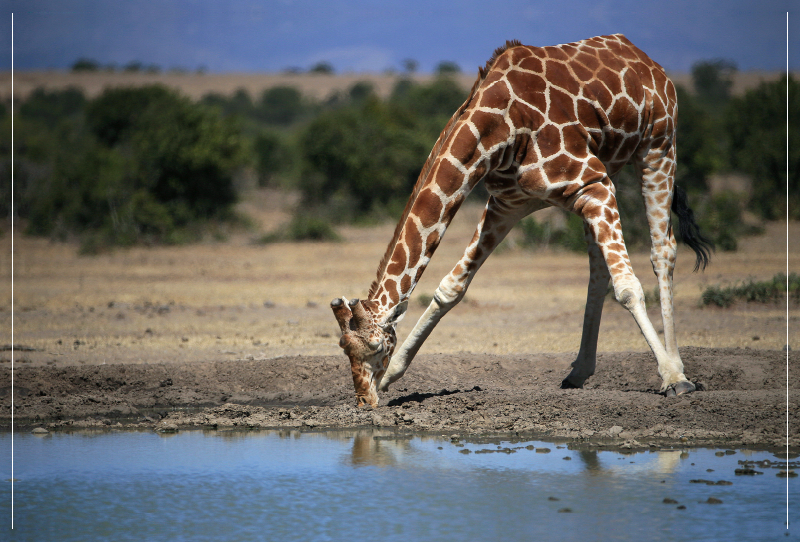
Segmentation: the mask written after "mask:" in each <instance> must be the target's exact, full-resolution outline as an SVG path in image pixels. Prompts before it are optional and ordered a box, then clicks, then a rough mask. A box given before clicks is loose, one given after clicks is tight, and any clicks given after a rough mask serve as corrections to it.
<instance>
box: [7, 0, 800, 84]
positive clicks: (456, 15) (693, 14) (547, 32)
mask: <svg viewBox="0 0 800 542" xmlns="http://www.w3.org/2000/svg"><path fill="white" fill-rule="evenodd" d="M792 3H793V2H792V0H666V1H652V0H619V1H609V0H594V1H582V0H540V1H539V0H480V1H478V0H393V1H390V0H348V1H336V0H328V1H325V0H227V1H225V0H152V1H151V0H0V5H2V6H4V9H3V10H2V13H3V15H2V16H3V25H2V30H0V49H2V53H1V54H2V64H0V69H5V70H8V69H9V68H10V67H11V13H14V67H15V69H17V70H33V69H47V68H68V67H69V66H70V65H71V64H72V63H73V62H74V61H75V60H76V59H77V58H79V57H87V58H91V59H94V60H96V61H98V62H100V63H101V64H110V63H113V64H116V65H117V66H122V65H124V64H127V63H129V62H132V61H139V62H142V63H144V64H156V65H159V66H160V67H162V68H164V69H169V68H173V67H182V68H186V69H191V70H194V69H196V68H199V67H204V68H206V69H207V70H209V71H211V72H226V71H280V70H283V69H286V68H288V67H299V68H302V69H306V68H308V67H310V66H311V65H313V64H314V63H316V62H319V61H327V62H329V63H331V64H332V65H333V66H334V68H335V69H336V71H337V72H343V71H356V72H365V71H373V72H380V71H384V70H386V69H389V68H394V69H401V68H402V62H403V60H404V59H407V58H410V59H415V60H416V61H418V62H419V68H420V71H431V70H432V69H433V68H434V67H435V66H436V65H437V64H438V63H439V62H440V61H442V60H449V61H454V62H456V63H458V64H459V65H460V66H461V68H462V69H463V70H465V71H475V70H476V69H477V67H478V66H479V65H482V64H483V63H484V62H485V61H486V60H487V59H488V58H489V57H490V56H491V54H492V51H493V50H494V49H495V48H496V47H498V46H500V45H502V44H503V43H504V42H505V40H507V39H519V40H520V41H522V42H523V43H525V44H528V45H552V44H557V43H566V42H570V41H575V40H579V39H583V38H587V37H591V36H595V35H599V34H612V33H616V32H622V33H624V34H625V35H626V36H627V37H628V38H629V39H630V40H631V41H633V42H634V43H635V44H636V45H638V46H639V47H640V48H641V49H643V50H644V51H645V52H646V53H648V54H649V55H650V56H651V57H652V58H653V59H655V60H656V61H657V62H659V63H661V64H662V65H663V66H664V67H665V68H667V69H668V70H672V71H688V70H689V69H690V68H691V65H692V63H694V62H696V61H698V60H703V59H710V58H727V59H732V60H734V61H735V62H736V63H737V64H738V66H739V68H740V69H742V70H748V69H765V70H780V69H783V68H785V66H786V12H787V11H789V6H790V4H792ZM794 5H795V6H797V5H798V4H797V3H796V0H794ZM789 16H790V19H789V24H790V47H789V49H790V50H789V64H790V69H793V70H797V69H800V10H797V11H795V12H794V13H791V12H790V13H789ZM795 29H796V31H795Z"/></svg>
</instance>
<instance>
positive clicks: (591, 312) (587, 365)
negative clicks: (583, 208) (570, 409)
mask: <svg viewBox="0 0 800 542" xmlns="http://www.w3.org/2000/svg"><path fill="white" fill-rule="evenodd" d="M584 233H585V237H586V242H587V244H588V251H589V288H588V290H587V293H586V309H585V311H584V314H583V334H582V335H581V348H580V350H579V351H578V356H577V357H576V358H575V361H574V362H573V363H572V371H570V373H569V375H567V377H566V378H565V379H564V380H563V381H562V382H561V389H572V388H583V385H584V383H585V382H586V379H587V378H589V377H590V376H592V375H593V374H594V369H595V364H596V362H597V337H598V335H599V334H600V318H601V316H602V315H603V303H604V302H605V299H606V292H607V290H608V281H609V279H610V278H611V277H610V275H609V274H608V267H606V262H605V260H604V259H603V253H602V252H601V251H600V247H598V246H597V244H596V243H595V242H594V237H593V236H592V233H591V231H590V229H589V226H588V225H586V224H584Z"/></svg>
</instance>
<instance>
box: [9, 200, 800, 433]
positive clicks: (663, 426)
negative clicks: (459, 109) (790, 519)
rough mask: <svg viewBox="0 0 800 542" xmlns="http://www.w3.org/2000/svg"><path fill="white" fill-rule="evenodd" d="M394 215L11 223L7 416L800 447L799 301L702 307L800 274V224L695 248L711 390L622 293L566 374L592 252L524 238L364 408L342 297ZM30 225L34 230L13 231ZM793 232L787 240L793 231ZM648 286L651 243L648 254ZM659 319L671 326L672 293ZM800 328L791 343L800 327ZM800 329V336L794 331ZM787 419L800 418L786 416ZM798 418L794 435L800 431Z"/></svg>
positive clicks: (426, 289) (468, 224)
mask: <svg viewBox="0 0 800 542" xmlns="http://www.w3.org/2000/svg"><path fill="white" fill-rule="evenodd" d="M294 203H295V201H294V199H293V198H292V196H291V195H287V194H286V193H283V192H279V191H275V190H269V189H257V190H252V191H250V192H249V193H247V194H246V195H245V197H243V198H242V201H241V203H240V204H239V210H240V211H242V212H243V213H247V214H248V215H249V216H250V217H252V219H253V222H254V227H255V228H256V229H257V230H259V231H262V232H263V231H271V230H273V229H275V228H276V227H278V226H279V225H280V224H282V223H284V222H286V221H288V220H289V218H290V216H291V209H292V205H294ZM480 213H481V208H480V206H479V205H477V204H472V205H467V206H465V207H464V208H463V209H462V210H461V211H460V213H459V214H458V215H457V216H456V218H455V220H454V222H453V224H452V225H451V227H450V228H449V229H448V232H447V234H446V236H445V239H444V241H443V243H442V245H441V246H440V247H439V249H438V251H437V253H436V254H435V256H434V258H433V260H432V262H431V264H430V266H429V267H428V269H427V271H426V273H425V275H424V277H423V278H422V280H421V282H420V284H419V285H418V287H417V289H416V290H415V292H414V295H413V296H412V299H411V303H410V309H409V311H408V313H407V315H406V317H405V320H404V321H403V322H401V324H400V325H399V327H398V335H399V338H400V340H402V339H403V338H404V337H405V334H406V333H408V331H409V330H410V329H411V327H412V326H413V323H414V322H415V321H416V319H417V318H418V317H419V316H420V315H421V313H422V311H423V310H424V307H425V301H426V296H428V297H427V299H429V296H430V295H431V294H432V293H433V291H434V290H435V288H436V286H437V285H438V282H439V280H440V279H441V278H442V277H443V276H444V275H445V274H446V273H447V272H448V271H449V270H450V269H451V268H452V266H453V265H454V264H455V262H456V261H457V260H458V258H459V257H460V256H461V253H462V251H463V249H464V247H465V246H466V245H467V243H468V241H469V239H470V238H471V236H472V234H473V231H474V227H475V225H476V223H477V221H478V218H479V216H480ZM392 230H393V225H392V224H379V225H373V226H369V227H363V226H362V227H355V226H351V227H344V228H342V229H341V230H340V233H341V236H342V238H343V240H342V241H340V242H332V243H313V242H303V243H271V244H259V243H256V242H255V239H256V238H257V237H258V234H256V233H254V232H253V231H252V230H251V231H237V230H232V231H231V232H230V233H229V234H228V235H227V236H226V238H225V240H215V241H208V242H205V243H200V244H194V245H186V246H168V247H163V246H162V247H149V248H148V247H135V248H128V249H116V250H113V251H110V252H106V253H102V254H99V255H92V256H82V255H79V254H78V248H77V245H75V244H71V243H63V242H53V241H50V240H47V239H42V238H32V237H26V236H23V235H20V234H19V233H15V234H14V251H13V256H14V263H13V289H14V291H13V295H14V310H13V334H14V336H13V341H12V337H11V327H12V325H11V324H12V311H11V295H12V294H11V287H12V265H11V258H10V255H11V244H12V235H11V232H10V229H9V228H8V226H5V227H4V234H3V236H2V238H0V245H2V254H3V257H2V259H0V277H2V279H1V280H2V284H3V286H2V288H3V290H2V295H1V296H0V330H2V337H0V346H1V347H2V349H3V351H2V352H0V423H2V425H3V426H5V427H8V426H9V425H10V423H11V408H12V389H11V384H12V382H11V381H12V371H11V354H12V352H11V345H12V344H13V345H14V352H13V355H14V371H13V384H14V387H13V399H14V420H15V424H16V425H17V426H22V427H33V426H42V427H46V428H48V429H51V430H53V429H59V428H69V427H152V428H155V429H156V430H160V431H174V430H176V429H178V428H180V427H184V426H195V427H197V426H200V427H217V428H219V427H229V426H236V427H240V428H256V427H258V428H267V427H295V428H302V429H307V430H314V429H322V428H342V427H361V426H375V427H381V428H390V429H393V430H396V431H438V432H446V433H448V434H449V433H452V432H457V433H470V434H518V435H529V436H537V437H551V438H552V437H555V438H567V439H576V440H580V441H585V442H587V443H593V442H594V443H597V442H605V441H607V442H610V443H613V444H614V445H621V446H623V447H628V448H638V447H646V446H648V445H651V444H654V443H656V442H659V443H664V442H681V443H689V444H696V445H706V444H708V445H722V444H725V445H746V446H764V447H777V448H782V447H785V445H786V442H787V436H788V439H789V443H790V444H791V446H792V447H798V446H800V429H798V427H800V415H798V412H800V408H799V407H800V405H798V403H800V394H799V393H798V387H799V386H798V384H799V383H800V381H799V380H798V378H797V374H798V370H800V356H798V353H797V352H798V348H800V336H799V335H798V333H797V321H798V319H799V318H800V310H798V307H797V305H796V304H792V305H790V306H789V307H788V309H787V306H786V304H785V301H781V302H778V303H770V304H761V303H746V302H738V303H735V304H734V305H733V306H731V307H728V308H718V307H714V306H709V305H705V306H704V305H703V304H702V303H701V301H700V299H701V294H702V292H703V290H704V289H705V288H706V287H707V286H709V285H733V284H737V283H741V282H743V281H745V280H748V279H755V280H766V279H770V278H771V277H773V276H774V275H775V274H776V273H779V272H785V270H786V268H787V262H788V267H789V269H790V270H796V269H798V264H799V263H800V257H798V254H800V241H798V239H800V224H798V223H795V222H790V223H789V224H788V226H787V224H786V223H785V222H783V223H770V224H767V226H766V228H765V232H764V233H763V234H762V235H758V236H754V237H748V238H744V239H742V240H740V243H739V250H738V251H737V252H733V253H729V252H718V253H716V254H714V256H713V258H712V261H711V264H710V265H709V267H708V269H706V271H705V272H701V273H694V272H693V266H694V254H693V253H692V252H691V251H690V250H689V249H688V248H686V247H683V246H681V247H680V248H679V253H678V263H677V268H676V270H675V307H676V325H677V332H678V340H679V344H680V345H681V355H682V358H683V361H684V364H685V367H686V371H685V372H686V375H687V376H688V377H689V378H690V379H691V380H693V381H696V382H699V383H701V384H702V388H704V390H703V391H698V392H696V393H692V394H689V395H685V396H680V397H664V396H663V395H661V394H659V393H658V391H659V385H660V379H659V377H658V374H657V371H656V363H655V359H654V358H653V356H652V354H651V353H650V351H649V348H648V347H647V344H646V343H645V341H644V339H643V337H642V335H641V333H640V332H639V330H638V328H637V327H636V324H635V322H634V320H633V318H632V317H631V316H630V314H629V313H628V312H627V311H626V310H625V309H624V308H623V307H622V306H620V305H619V304H618V303H617V302H616V301H615V300H614V299H613V297H608V298H607V300H606V304H605V309H604V314H603V323H602V325H601V330H600V341H599V346H598V351H599V355H598V363H597V370H596V374H595V376H593V377H591V378H590V379H589V381H588V382H587V385H586V388H585V389H583V390H561V389H559V384H560V382H561V379H562V378H563V377H564V376H566V374H567V373H568V372H569V366H570V363H571V362H572V361H573V360H574V357H575V355H576V353H577V350H578V347H579V344H580V333H581V329H582V318H583V308H584V303H585V295H586V285H587V284H588V257H587V256H586V255H582V254H576V253H571V252H565V251H559V250H557V249H540V250H538V251H531V250H526V249H523V248H520V247H519V246H518V245H516V244H515V243H514V238H513V234H512V237H511V238H510V240H509V241H508V242H506V243H505V244H504V245H503V246H501V249H500V250H498V252H497V253H495V254H494V255H493V256H492V257H491V258H490V259H489V260H488V261H487V263H486V264H485V265H484V267H483V268H482V269H481V271H480V272H479V273H478V275H477V277H476V279H475V280H474V282H473V284H472V285H471V287H470V290H469V292H468V293H467V296H466V298H465V300H464V301H463V302H462V303H461V304H460V305H459V306H457V307H456V308H455V309H454V310H453V311H451V313H449V314H448V315H447V316H446V317H445V318H444V319H443V320H442V322H441V323H440V325H439V326H438V327H437V328H436V330H435V331H434V333H433V334H432V336H431V337H430V338H429V339H428V341H427V342H426V344H425V345H424V346H423V348H422V350H421V351H420V353H419V355H418V356H417V358H416V359H415V361H414V362H413V363H412V365H411V367H410V369H409V371H408V372H407V373H406V376H405V377H404V378H403V379H401V380H400V381H398V382H396V383H395V384H394V385H393V386H392V388H391V389H390V390H389V391H388V392H387V393H384V394H382V396H381V404H380V405H379V406H378V407H377V408H374V409H373V408H356V407H355V397H354V393H353V390H352V381H351V377H350V367H349V362H348V360H347V358H346V357H345V356H344V354H343V353H342V351H341V349H340V348H339V347H338V345H337V341H338V336H339V331H338V327H337V324H336V322H335V320H334V318H333V315H332V314H331V311H330V308H329V303H330V301H331V300H332V299H333V298H336V297H340V296H342V295H344V296H346V297H347V298H354V297H364V296H365V294H366V291H367V289H368V287H369V284H370V282H371V281H372V279H373V277H374V273H375V269H376V267H377V264H378V261H379V260H380V258H381V256H382V255H383V251H384V248H385V244H386V243H387V241H388V240H389V238H390V237H391V234H392ZM18 231H19V229H18V230H17V232H18ZM787 235H788V246H787ZM632 262H633V266H634V271H635V272H636V273H637V275H638V277H639V278H640V280H641V281H642V283H643V286H644V288H645V290H649V291H652V290H653V289H654V288H655V285H656V281H655V277H654V276H653V273H652V271H651V267H650V262H649V254H648V252H646V251H645V252H637V253H634V254H633V255H632ZM648 314H649V316H650V318H651V320H652V321H653V323H654V325H655V327H656V329H657V330H659V333H661V318H660V311H659V309H658V306H657V305H653V306H651V307H650V308H649V309H648ZM787 338H788V340H787ZM787 344H788V346H787ZM787 422H788V425H787ZM787 431H788V434H787Z"/></svg>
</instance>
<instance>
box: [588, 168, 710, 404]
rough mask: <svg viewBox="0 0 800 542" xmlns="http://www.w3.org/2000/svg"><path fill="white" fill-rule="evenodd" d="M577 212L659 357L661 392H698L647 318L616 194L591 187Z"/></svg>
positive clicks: (616, 291) (625, 303)
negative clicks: (627, 247) (620, 218)
mask: <svg viewBox="0 0 800 542" xmlns="http://www.w3.org/2000/svg"><path fill="white" fill-rule="evenodd" d="M575 211H576V212H578V214H580V215H581V216H582V217H583V219H584V221H585V222H586V223H587V224H588V227H589V229H590V231H591V233H592V236H593V238H594V241H595V243H596V244H597V246H598V247H599V248H600V251H601V253H602V255H603V259H604V260H605V263H606V266H607V267H608V271H609V274H610V276H611V280H612V284H613V285H614V296H615V297H616V299H617V301H619V302H620V303H621V304H622V305H623V306H624V307H625V308H626V309H628V311H630V313H631V315H632V316H633V318H634V320H636V323H637V325H638V326H639V329H640V330H641V332H642V335H644V338H645V340H646V341H647V344H648V345H649V346H650V349H651V350H652V352H653V354H654V355H655V357H656V361H657V362H658V373H659V376H661V391H662V392H667V393H671V392H674V393H676V394H679V393H688V392H690V391H694V386H693V385H692V383H691V382H689V380H688V379H687V378H686V376H685V375H684V374H683V364H682V363H681V362H680V358H676V357H674V356H671V355H670V354H669V353H667V350H666V349H665V348H664V345H663V344H662V343H661V340H660V339H659V337H658V334H657V333H656V330H655V328H653V324H652V322H650V318H649V317H648V316H647V311H646V309H645V304H644V291H643V290H642V285H641V283H640V282H639V279H637V278H636V275H634V273H633V268H632V266H631V262H630V258H629V257H628V252H627V249H626V248H625V241H624V240H623V238H622V226H621V224H620V221H619V212H618V210H617V202H616V198H615V196H614V193H613V191H612V190H611V189H610V188H609V187H608V186H606V184H605V183H595V184H592V185H590V186H588V187H587V188H586V189H585V190H584V192H583V194H581V196H579V197H578V198H577V200H576V203H575Z"/></svg>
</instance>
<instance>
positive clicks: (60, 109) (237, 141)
mask: <svg viewBox="0 0 800 542" xmlns="http://www.w3.org/2000/svg"><path fill="white" fill-rule="evenodd" d="M448 73H449V72H448V71H447V70H442V71H440V73H439V76H438V77H436V78H435V79H433V80H432V81H431V82H429V83H425V84H422V83H418V82H415V81H413V80H411V79H410V78H400V79H399V80H398V82H397V84H396V85H395V87H394V89H393V91H392V92H391V94H390V95H389V96H388V97H386V98H380V97H379V96H378V95H377V94H376V93H375V91H374V89H373V88H372V86H371V85H370V84H369V83H364V82H362V83H357V84H355V85H354V86H353V87H351V88H350V89H349V90H348V91H346V92H340V93H337V94H334V95H332V96H330V97H329V98H328V99H326V100H321V101H317V100H312V99H310V98H308V97H306V96H303V95H301V94H300V92H299V91H298V90H296V89H295V88H291V87H273V88H270V89H267V90H265V91H264V92H262V93H261V95H259V96H255V97H253V96H250V95H249V94H248V93H247V92H245V91H244V90H240V91H238V92H236V93H235V94H233V95H232V96H223V95H219V94H208V95H206V96H205V97H203V98H202V99H201V100H197V101H192V100H190V99H189V98H187V97H185V96H183V95H181V94H180V93H178V92H177V91H175V90H171V89H168V88H166V87H163V86H145V87H136V88H111V89H108V90H106V91H104V92H103V93H102V94H101V95H99V96H98V97H96V98H92V99H88V98H86V97H85V95H84V94H83V93H82V92H81V91H79V90H77V89H74V88H69V89H64V90H45V89H37V90H36V91H34V92H33V93H32V94H31V95H30V96H29V97H28V98H27V99H26V100H25V101H24V102H22V103H20V104H18V105H16V107H17V109H16V111H15V118H14V121H15V122H14V130H15V134H14V135H15V138H14V145H15V148H14V158H15V179H14V182H15V184H14V187H15V190H14V198H15V201H14V204H15V211H16V213H17V215H18V216H19V217H20V218H24V219H25V222H26V224H27V232H28V233H29V234H33V235H45V236H51V237H54V238H58V239H67V238H78V239H80V240H81V242H82V244H83V247H84V250H85V251H87V252H92V251H95V250H98V249H102V248H103V247H106V246H113V245H131V244H141V243H145V244H147V243H182V242H188V241H193V240H196V239H199V238H201V237H202V236H203V235H204V234H205V233H204V232H207V231H208V225H209V224H212V225H213V224H218V223H225V222H236V221H240V222H241V221H242V218H241V217H237V216H236V214H235V213H234V211H233V205H234V203H235V202H236V200H237V197H238V196H239V192H240V191H241V190H240V186H241V185H242V183H241V179H243V178H245V177H247V174H248V172H249V173H250V176H251V177H252V176H253V175H255V177H256V178H257V182H258V184H259V185H261V186H271V187H276V188H281V189H286V190H297V191H299V192H300V194H301V204H300V205H299V206H298V208H297V210H296V212H295V218H294V220H293V222H292V224H291V225H289V226H288V227H287V228H286V229H285V230H283V231H282V232H273V233H272V234H271V235H269V236H267V237H266V238H265V239H266V240H276V239H297V238H315V239H319V238H326V237H333V236H335V233H334V228H335V225H336V224H337V223H341V222H362V223H364V222H374V221H379V220H384V219H389V218H395V217H396V216H398V215H399V213H400V211H401V210H402V208H403V206H404V205H405V201H406V199H407V198H408V195H409V194H410V191H411V188H412V187H413V185H414V182H415V181H416V178H417V175H418V174H419V170H420V168H421V167H422V164H423V163H424V161H425V159H426V158H427V156H428V153H429V152H430V149H431V148H432V146H433V144H434V142H435V140H436V138H437V137H438V135H439V132H440V131H441V129H442V127H443V126H444V125H445V124H446V122H447V120H448V119H449V118H450V116H451V115H452V113H453V111H455V110H456V108H457V107H458V106H459V105H461V103H462V102H463V100H464V99H465V97H466V90H465V89H464V88H462V87H461V86H460V85H459V84H458V83H457V82H456V81H455V80H454V79H452V78H450V77H449V76H448ZM734 73H735V66H734V65H733V64H732V63H730V62H727V61H722V60H714V61H707V62H701V63H698V64H696V65H695V66H694V68H693V71H692V75H693V86H694V88H692V89H685V88H681V87H679V88H678V99H679V120H678V170H677V182H678V183H679V184H680V185H681V186H683V187H684V189H686V190H687V191H688V192H689V193H690V197H691V198H692V202H693V206H694V207H696V209H695V211H696V214H697V215H698V216H699V217H700V220H701V222H702V226H703V227H704V228H705V229H706V231H708V232H709V234H710V235H711V237H712V238H713V239H714V240H715V241H716V242H717V244H718V246H719V247H720V248H722V249H735V247H736V238H737V237H738V236H739V235H742V234H744V233H750V232H749V231H748V230H747V228H746V227H745V226H743V224H744V223H743V221H742V220H741V213H742V212H743V211H745V210H748V211H750V212H751V213H754V214H755V215H756V216H757V217H759V218H761V219H764V220H774V219H779V218H782V217H783V216H785V209H786V186H787V182H788V186H789V206H790V209H791V216H792V218H800V205H798V204H800V201H798V199H799V195H798V194H799V192H798V185H799V184H800V146H799V145H798V144H797V142H798V136H799V135H800V134H799V133H798V132H799V131H800V110H799V109H798V104H800V87H799V86H798V84H797V82H796V81H795V80H794V79H792V78H791V77H789V78H788V81H787V78H786V76H784V77H783V78H781V79H780V80H778V81H774V82H766V83H762V84H761V85H760V86H759V87H757V88H756V89H753V90H750V91H748V92H746V93H745V94H744V95H742V96H733V95H732V94H731V85H732V77H733V75H734ZM787 83H788V91H789V104H790V109H789V111H788V116H789V139H790V145H789V153H790V154H789V156H788V161H789V178H788V179H787V177H786V163H787V155H786V152H787V149H786V131H785V130H786V128H785V127H786V117H787V112H786V103H787V95H786V92H787ZM0 123H2V125H3V129H2V131H0V176H2V179H3V181H2V183H0V184H2V188H1V190H2V197H1V198H0V216H8V214H9V213H10V196H11V194H10V184H11V183H10V154H11V111H10V107H9V104H3V105H2V106H0ZM793 142H794V143H793ZM726 172H740V173H742V174H744V175H747V176H748V177H749V178H751V179H752V186H753V189H752V193H751V194H750V196H749V198H743V197H742V196H740V195H736V194H718V195H716V196H715V197H711V196H710V195H709V190H708V188H709V187H708V179H709V178H710V177H711V176H712V175H714V174H718V173H726ZM632 176H633V174H632V172H631V171H629V170H625V171H623V173H622V175H621V179H620V180H619V181H618V183H617V186H618V199H619V204H620V207H621V214H622V220H623V225H624V227H625V229H626V230H627V231H626V232H625V235H626V240H628V241H629V244H633V245H635V244H637V243H641V244H647V243H648V242H649V241H648V236H647V229H646V222H644V213H643V211H642V204H641V196H640V195H639V193H638V185H637V183H636V181H635V179H633V178H632ZM479 192H480V191H479ZM477 197H485V193H484V194H480V193H479V194H478V196H477ZM745 200H746V201H745ZM521 229H522V230H523V238H524V239H525V240H526V242H527V243H529V244H530V245H533V246H538V245H541V244H542V243H555V244H562V245H563V246H567V247H573V248H576V249H578V248H580V249H581V250H582V245H581V240H582V227H581V225H580V223H579V221H578V222H575V220H574V219H573V220H568V221H567V229H566V230H565V231H561V232H550V231H548V229H547V227H545V226H544V225H541V224H537V223H536V222H533V221H529V222H526V223H523V225H522V226H521Z"/></svg>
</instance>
